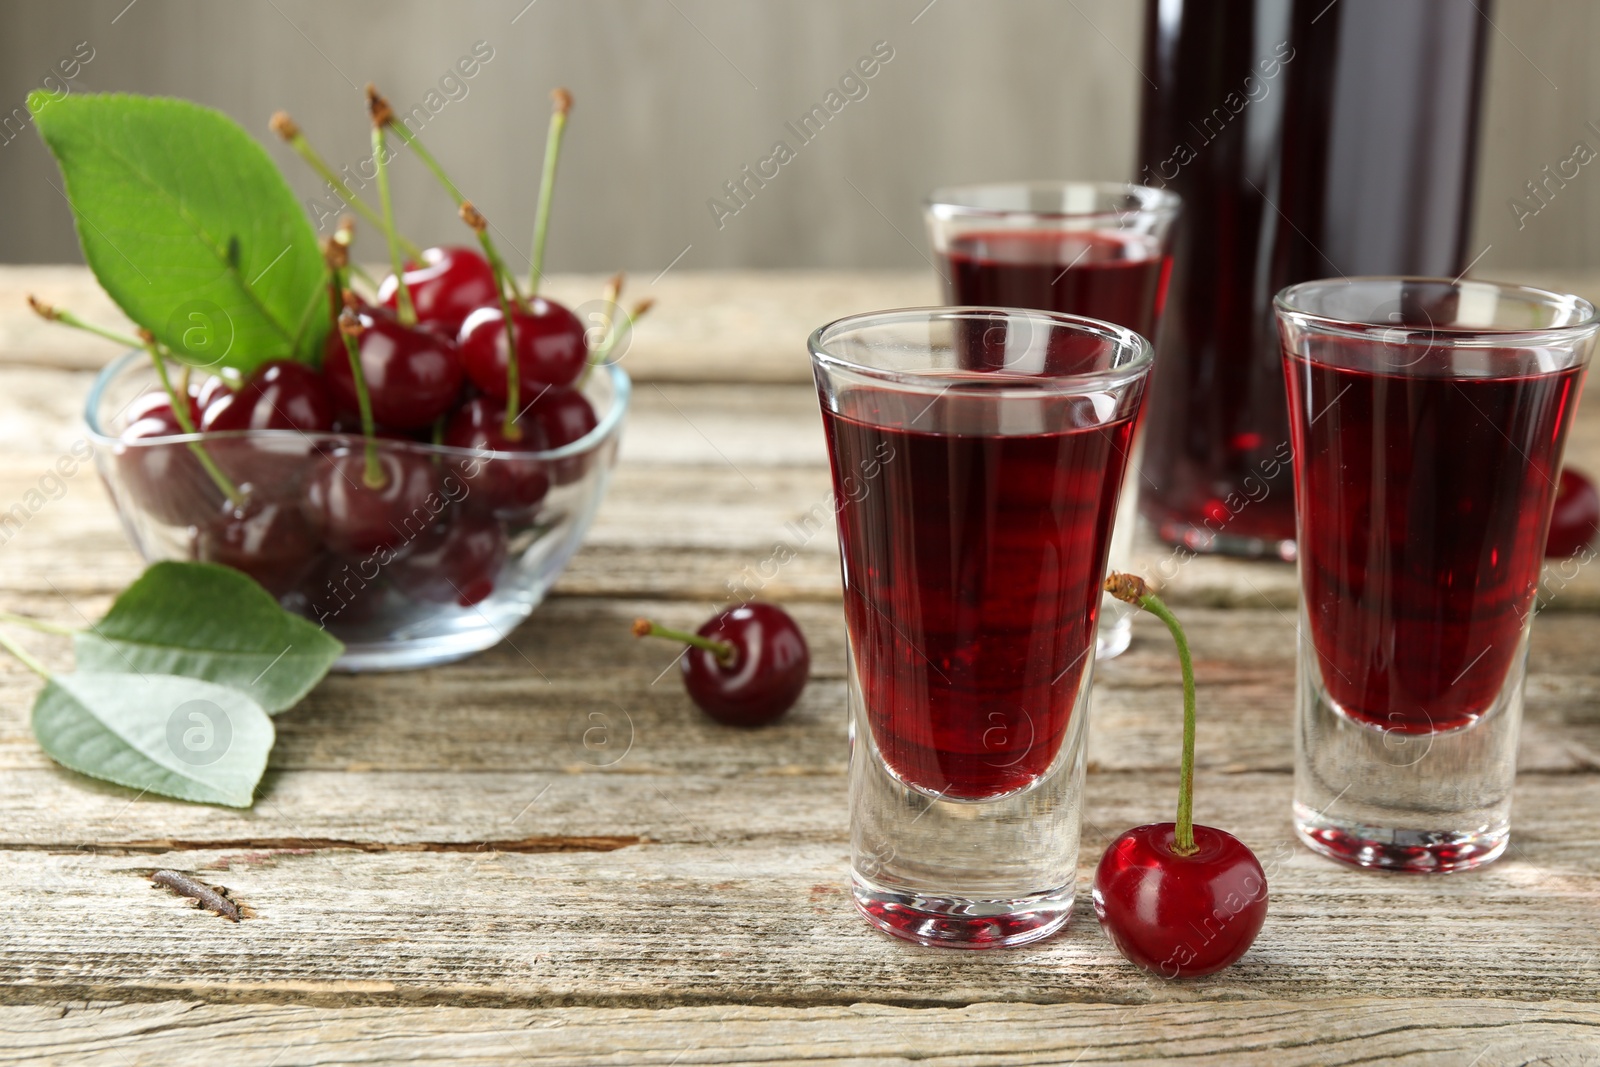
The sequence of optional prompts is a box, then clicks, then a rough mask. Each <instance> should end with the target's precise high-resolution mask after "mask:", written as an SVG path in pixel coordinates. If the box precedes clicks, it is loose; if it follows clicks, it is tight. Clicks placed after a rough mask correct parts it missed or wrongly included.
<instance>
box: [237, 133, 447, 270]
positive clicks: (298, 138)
mask: <svg viewBox="0 0 1600 1067" xmlns="http://www.w3.org/2000/svg"><path fill="white" fill-rule="evenodd" d="M267 125H268V126H270V127H271V128H272V132H273V133H275V134H277V135H278V136H279V137H281V138H283V140H284V141H286V142H287V143H288V145H289V147H290V148H292V149H294V152H295V154H296V155H298V156H299V157H300V158H301V159H303V160H305V162H306V165H307V166H309V167H310V168H311V169H312V170H314V171H316V173H317V177H319V178H321V179H322V180H323V181H325V182H327V183H328V187H329V188H331V189H332V190H333V191H334V192H335V193H336V194H338V197H339V199H340V200H343V201H344V202H345V203H346V204H349V205H350V208H351V210H353V211H355V212H356V213H357V214H359V215H360V216H361V217H362V218H364V219H366V220H367V221H368V222H370V223H372V225H374V226H376V227H378V229H380V230H383V231H384V233H385V234H387V235H389V236H391V237H393V238H394V239H395V240H396V241H398V242H399V243H400V247H401V248H403V249H404V250H405V253H406V255H408V256H411V257H413V258H414V257H417V256H420V255H421V254H422V250H421V249H420V248H418V247H417V245H416V243H415V242H413V241H408V240H407V239H406V238H405V236H404V235H403V234H400V233H398V232H397V231H395V230H393V229H392V228H391V227H389V226H388V225H386V224H385V223H384V220H383V216H381V215H379V214H378V213H377V212H376V211H374V210H373V209H372V206H371V205H369V204H368V203H367V202H366V201H365V200H362V199H361V197H359V196H357V195H356V192H355V190H353V189H351V188H350V186H349V185H348V184H347V183H346V182H345V180H344V179H343V178H341V177H339V175H338V174H336V173H334V170H333V168H332V167H330V166H328V161H327V160H325V159H323V158H322V156H321V154H320V153H318V152H317V150H316V149H315V148H312V147H311V142H309V141H307V140H306V137H305V134H304V133H303V132H302V131H301V129H300V126H299V124H298V123H296V122H295V121H294V119H292V118H290V117H289V113H288V112H287V111H277V112H274V113H273V116H272V120H271V121H270V122H269V123H268V124H267ZM352 269H353V270H355V272H356V273H357V274H358V275H361V276H362V280H363V281H366V282H368V283H371V282H372V279H371V278H368V277H366V275H365V272H364V271H362V270H361V268H360V267H352Z"/></svg>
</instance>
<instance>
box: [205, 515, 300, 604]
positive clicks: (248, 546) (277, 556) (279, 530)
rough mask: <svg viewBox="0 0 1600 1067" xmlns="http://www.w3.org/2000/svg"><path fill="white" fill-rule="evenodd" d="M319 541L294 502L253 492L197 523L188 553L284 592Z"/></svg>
mask: <svg viewBox="0 0 1600 1067" xmlns="http://www.w3.org/2000/svg"><path fill="white" fill-rule="evenodd" d="M321 552H322V545H321V544H320V543H319V542H318V541H317V538H316V535H315V534H313V533H312V532H311V527H310V526H308V525H307V524H306V520H305V517H304V516H303V515H301V513H300V509H299V508H298V507H297V506H296V505H295V503H294V502H292V501H291V502H287V503H285V502H282V501H272V500H264V499H260V498H252V499H250V500H247V501H245V503H244V504H243V505H241V506H239V507H234V506H233V505H231V504H227V503H224V504H223V506H222V509H221V511H220V512H219V513H218V514H217V515H215V516H213V517H212V519H211V520H210V521H209V522H207V523H205V524H204V525H202V526H200V527H198V528H196V529H195V530H194V531H193V533H192V535H191V538H190V542H189V553H190V555H192V556H193V557H194V558H195V559H198V560H203V561H205V562H207V563H221V564H223V565H224V566H228V567H232V568H233V569H234V570H236V571H243V572H244V573H245V574H248V575H249V576H250V577H252V578H254V579H255V580H256V581H257V582H259V583H261V585H262V587H264V588H265V589H266V590H267V592H269V593H271V594H272V595H273V596H280V597H281V596H283V595H284V594H285V593H287V592H289V591H290V590H291V589H293V588H294V587H295V586H296V585H298V584H299V583H300V581H301V580H302V579H303V578H305V576H306V575H307V574H308V573H310V571H311V568H312V566H313V565H314V564H315V563H316V562H317V559H318V557H319V556H320V555H321Z"/></svg>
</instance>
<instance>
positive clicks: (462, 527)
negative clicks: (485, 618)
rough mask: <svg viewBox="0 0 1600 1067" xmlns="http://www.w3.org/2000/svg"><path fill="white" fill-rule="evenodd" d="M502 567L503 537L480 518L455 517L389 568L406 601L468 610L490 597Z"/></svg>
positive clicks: (470, 515) (485, 518)
mask: <svg viewBox="0 0 1600 1067" xmlns="http://www.w3.org/2000/svg"><path fill="white" fill-rule="evenodd" d="M505 561H506V535H505V531H504V530H503V529H501V527H500V523H499V522H497V521H495V520H494V519H493V518H490V517H489V516H486V515H475V514H473V513H471V512H468V511H461V512H458V513H456V514H455V515H452V516H451V517H449V518H448V519H446V520H445V521H443V522H440V523H436V524H435V525H434V526H432V527H430V528H429V529H428V531H427V532H426V533H424V534H423V535H422V536H421V537H419V538H417V541H416V543H415V545H413V547H412V548H411V550H410V551H409V552H407V553H406V554H405V555H404V556H403V557H402V558H400V559H397V560H395V562H394V564H393V566H391V567H390V568H389V570H390V574H389V577H390V578H392V579H393V580H394V584H395V586H396V587H397V588H398V589H399V590H400V591H401V592H402V593H405V594H406V595H407V596H410V597H413V598H415V599H417V600H426V601H429V602H430V603H434V604H458V605H460V606H461V607H464V608H470V607H471V606H472V605H474V604H477V603H479V602H481V601H483V600H484V599H486V598H487V597H488V596H489V594H490V593H492V592H494V583H495V579H496V578H498V577H499V576H500V567H501V565H502V564H504V563H505Z"/></svg>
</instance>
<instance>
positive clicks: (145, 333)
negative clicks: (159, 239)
mask: <svg viewBox="0 0 1600 1067" xmlns="http://www.w3.org/2000/svg"><path fill="white" fill-rule="evenodd" d="M28 306H29V307H31V308H33V310H34V313H35V314H37V315H38V316H39V317H40V318H43V319H46V320H48V321H50V322H59V323H60V324H61V325H63V326H70V327H72V328H73V329H75V330H83V331H84V332H85V333H92V334H94V335H95V336H96V337H103V338H105V339H106V340H108V341H114V342H116V343H117V344H120V345H125V346H127V347H129V348H142V349H144V350H145V351H146V352H148V353H149V355H150V362H151V363H152V364H153V365H154V367H155V369H156V376H157V377H158V378H160V379H161V387H162V389H164V390H165V391H166V394H167V402H168V403H169V404H170V405H171V408H172V418H173V420H174V421H175V422H176V423H177V424H178V428H179V429H180V430H182V431H183V432H184V433H185V434H193V433H196V432H198V431H197V430H196V428H195V424H194V417H193V415H192V414H191V412H190V407H189V403H190V402H189V397H188V395H187V391H186V392H185V395H182V396H180V395H179V394H178V391H177V389H176V388H175V387H174V386H173V384H172V378H171V376H170V375H168V373H167V363H166V359H165V356H164V354H163V352H162V348H161V345H159V344H158V343H157V342H156V339H155V335H154V334H152V333H151V332H150V331H149V330H146V329H142V328H141V329H140V330H139V336H138V338H137V339H135V338H132V337H129V336H127V335H126V334H120V333H117V332H116V331H115V330H108V329H106V328H104V327H103V326H96V325H94V324H93V323H91V322H86V321H85V320H83V319H80V318H79V317H78V316H76V315H74V314H73V313H72V312H70V311H65V310H63V309H61V308H58V307H53V306H51V305H50V304H46V303H45V302H44V301H42V300H40V299H39V298H38V297H35V296H33V295H31V294H30V295H29V297H28ZM188 446H189V451H191V452H193V453H194V456H195V458H196V459H197V460H199V461H200V465H201V466H202V467H203V468H205V472H206V474H207V475H208V476H209V477H210V478H211V480H212V481H213V482H215V483H216V486H217V488H218V489H220V490H221V491H222V494H223V496H226V497H227V498H228V502H229V503H230V504H233V505H234V506H238V505H239V504H240V503H242V502H243V500H244V494H243V493H241V492H240V491H239V487H238V486H236V485H234V484H233V482H232V480H231V479H229V478H228V476H227V475H226V474H224V473H222V469H221V468H220V467H218V466H217V464H216V462H215V461H214V460H213V459H212V458H211V453H209V452H207V451H206V449H205V446H204V445H202V444H201V443H200V442H199V441H190V442H188Z"/></svg>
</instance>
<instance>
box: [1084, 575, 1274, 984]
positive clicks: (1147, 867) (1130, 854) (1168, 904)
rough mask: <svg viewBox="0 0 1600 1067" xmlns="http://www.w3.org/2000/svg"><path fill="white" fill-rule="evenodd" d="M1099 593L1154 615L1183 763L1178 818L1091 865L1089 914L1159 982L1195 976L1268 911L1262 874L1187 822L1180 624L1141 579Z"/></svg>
mask: <svg viewBox="0 0 1600 1067" xmlns="http://www.w3.org/2000/svg"><path fill="white" fill-rule="evenodd" d="M1105 590H1106V592H1108V593H1110V594H1111V595H1112V596H1114V597H1116V598H1117V599H1118V600H1121V601H1123V602H1125V603H1128V604H1134V605H1136V606H1138V607H1140V608H1142V609H1144V610H1145V611H1148V612H1150V613H1151V614H1152V615H1154V616H1156V617H1157V618H1158V619H1160V620H1161V621H1162V622H1163V623H1165V624H1166V627H1167V629H1168V630H1169V631H1171V633H1172V639H1173V642H1174V643H1175V644H1176V645H1177V648H1178V663H1179V666H1180V668H1181V669H1182V671H1183V761H1182V772H1181V780H1180V784H1179V788H1178V818H1177V822H1176V823H1155V824H1151V825H1147V826H1136V827H1134V828H1133V829H1131V830H1128V831H1126V832H1125V833H1122V834H1120V835H1118V836H1117V838H1116V840H1114V841H1112V842H1111V844H1110V845H1109V846H1107V848H1106V851H1105V855H1103V856H1102V857H1101V858H1100V863H1099V865H1098V866H1097V867H1096V868H1095V874H1094V886H1093V898H1094V910H1095V914H1096V916H1097V917H1098V918H1099V920H1100V925H1101V927H1102V928H1103V929H1104V930H1105V932H1106V935H1107V936H1108V937H1109V938H1110V939H1111V943H1112V944H1113V945H1115V946H1116V948H1117V951H1118V952H1120V953H1122V955H1123V956H1125V957H1127V959H1128V960H1129V961H1130V962H1132V963H1134V964H1136V965H1138V966H1139V967H1142V968H1144V969H1145V970H1147V971H1150V972H1152V973H1155V974H1159V975H1161V976H1163V977H1165V978H1198V977H1200V976H1202V975H1207V974H1213V973H1215V972H1217V971H1220V970H1222V969H1223V968H1224V967H1228V966H1230V965H1231V964H1233V963H1234V962H1235V961H1236V960H1238V959H1239V957H1240V956H1243V955H1244V953H1245V951H1246V950H1247V949H1248V948H1249V947H1250V945H1251V943H1252V942H1253V941H1254V940H1255V937H1256V934H1258V933H1259V932H1260V931H1261V925H1262V923H1263V922H1264V921H1265V920H1266V917H1267V877H1266V873H1265V872H1264V871H1263V870H1262V869H1261V863H1260V862H1259V861H1258V860H1257V859H1256V857H1255V854H1254V853H1252V852H1251V851H1250V849H1249V848H1248V847H1247V846H1246V845H1245V844H1244V843H1243V842H1241V841H1240V840H1239V839H1238V838H1236V837H1234V836H1233V835H1232V834H1229V833H1227V832H1225V831H1222V830H1218V829H1216V828H1214V827H1210V826H1196V825H1195V823H1194V738H1195V687H1194V663H1193V660H1192V659H1191V657H1190V654H1189V642H1188V639H1187V638H1186V637H1185V635H1184V632H1183V627H1182V626H1181V625H1180V624H1179V623H1178V620H1177V618H1176V617H1175V616H1174V615H1173V614H1172V612H1171V610H1170V609H1168V608H1167V606H1166V605H1165V604H1164V603H1162V602H1161V598H1160V597H1157V596H1156V595H1155V594H1154V593H1152V592H1151V591H1150V588H1149V586H1148V585H1146V584H1145V582H1144V580H1143V579H1142V578H1139V577H1137V576H1136V575H1131V574H1116V573H1113V574H1111V575H1108V576H1107V578H1106V583H1105Z"/></svg>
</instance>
